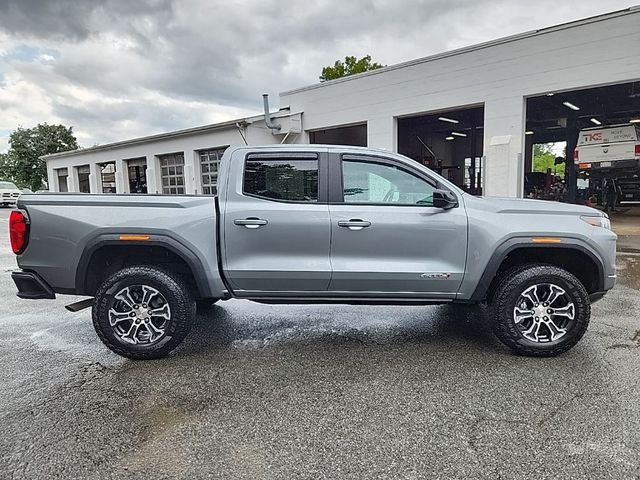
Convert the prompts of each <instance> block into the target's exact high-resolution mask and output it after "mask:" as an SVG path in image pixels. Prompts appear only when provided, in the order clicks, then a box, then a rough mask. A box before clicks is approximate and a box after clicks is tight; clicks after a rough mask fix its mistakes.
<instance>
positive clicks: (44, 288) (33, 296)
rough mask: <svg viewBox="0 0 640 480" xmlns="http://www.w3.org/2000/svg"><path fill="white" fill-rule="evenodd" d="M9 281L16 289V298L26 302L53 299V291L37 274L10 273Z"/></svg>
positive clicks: (54, 296)
mask: <svg viewBox="0 0 640 480" xmlns="http://www.w3.org/2000/svg"><path fill="white" fill-rule="evenodd" d="M11 279H12V280H13V282H14V283H15V284H16V287H17V288H18V294H17V295H18V297H20V298H24V299H28V300H40V299H45V298H46V299H54V298H56V294H55V293H54V292H53V289H52V288H51V287H50V286H49V285H48V284H47V282H45V281H44V280H43V279H42V278H40V276H39V275H38V274H37V273H33V272H24V271H16V272H11Z"/></svg>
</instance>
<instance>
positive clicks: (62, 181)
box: [56, 168, 69, 192]
mask: <svg viewBox="0 0 640 480" xmlns="http://www.w3.org/2000/svg"><path fill="white" fill-rule="evenodd" d="M56 175H57V177H58V191H59V192H68V191H69V183H68V182H67V179H68V178H69V170H68V169H67V168H58V169H57V170H56Z"/></svg>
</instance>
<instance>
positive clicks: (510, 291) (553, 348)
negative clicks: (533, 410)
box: [487, 264, 591, 357]
mask: <svg viewBox="0 0 640 480" xmlns="http://www.w3.org/2000/svg"><path fill="white" fill-rule="evenodd" d="M534 285H541V287H540V288H542V293H543V294H544V293H545V290H544V288H545V287H544V285H555V286H557V287H560V288H561V289H562V290H564V294H563V295H562V296H561V297H560V298H561V299H562V301H564V302H566V303H567V305H568V304H569V303H571V304H573V309H572V312H573V315H574V316H573V319H571V320H568V319H567V320H565V317H562V316H558V317H556V318H553V316H549V317H541V316H540V317H537V316H531V317H530V318H527V320H523V321H522V323H521V324H520V326H519V325H518V324H516V320H515V318H514V316H515V308H516V307H519V306H520V305H521V304H519V302H520V301H521V300H522V299H523V296H522V295H523V293H525V292H526V291H527V289H529V288H531V287H533V286H534ZM556 290H557V289H556ZM549 297H550V293H549ZM549 297H547V298H549ZM543 300H544V299H543ZM527 301H528V297H527ZM544 305H546V302H545V303H540V304H537V303H536V304H534V303H533V302H531V306H529V304H527V308H531V310H530V312H535V311H536V310H535V309H537V308H540V309H544V308H547V307H545V306H544ZM554 305H557V304H554ZM488 306H489V308H488V309H487V319H488V321H489V323H490V325H491V327H492V329H493V332H494V333H495V335H496V336H497V337H498V339H499V340H500V341H501V342H502V343H504V344H505V345H506V346H507V347H509V348H510V349H511V350H512V351H513V352H515V353H517V354H520V355H526V356H531V357H552V356H555V355H559V354H561V353H564V352H566V351H567V350H569V349H571V348H573V347H574V346H575V345H576V343H578V342H579V341H580V339H581V338H582V336H583V335H584V333H585V332H586V330H587V327H588V326H589V319H590V317H591V302H590V300H589V294H588V293H587V291H586V289H585V288H584V285H582V283H581V282H580V280H578V279H577V278H576V277H575V276H574V275H572V274H571V273H569V272H567V271H566V270H564V269H562V268H559V267H555V266H553V265H545V264H536V265H526V266H519V267H515V268H514V269H512V270H509V271H507V272H506V273H505V274H504V275H503V276H502V277H501V278H500V279H498V281H497V286H496V288H495V289H494V290H493V291H492V293H491V296H490V298H489V305H488ZM549 308H551V306H549ZM521 310H522V309H521ZM521 310H520V311H521ZM558 310H559V309H558ZM547 311H551V310H547ZM553 311H556V309H555V308H554V310H553ZM534 315H535V314H534ZM541 315H544V312H543V313H542V314H541ZM538 318H551V319H552V320H554V322H567V323H565V324H563V330H564V331H565V333H563V334H562V336H561V337H558V338H556V339H553V337H554V334H553V332H552V331H551V329H550V328H548V327H546V324H544V322H542V323H543V325H542V327H541V329H539V330H537V331H536V332H535V333H534V334H529V335H535V337H536V338H538V333H539V332H540V331H542V334H543V335H541V337H542V339H541V340H539V341H534V340H532V339H531V338H529V337H527V336H525V334H526V333H527V331H528V330H529V328H528V326H527V324H525V323H524V322H525V321H527V322H531V323H530V324H529V325H533V322H534V319H538ZM535 321H536V322H538V320H535ZM532 328H533V327H532ZM523 330H525V332H523ZM545 332H546V337H545V335H544V333H545ZM556 332H557V331H556Z"/></svg>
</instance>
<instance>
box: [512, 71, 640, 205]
mask: <svg viewBox="0 0 640 480" xmlns="http://www.w3.org/2000/svg"><path fill="white" fill-rule="evenodd" d="M526 111H527V120H526V137H525V138H526V149H525V168H524V172H525V178H524V193H525V196H527V197H531V198H541V199H547V200H559V201H568V202H577V203H585V204H589V205H595V204H600V205H602V204H603V202H604V201H605V198H604V197H605V196H606V193H605V192H606V191H607V190H608V189H610V188H615V189H616V190H617V191H618V192H619V195H618V197H619V200H620V201H640V163H639V161H640V149H638V147H637V146H635V145H637V144H638V143H640V142H636V141H637V140H640V137H638V136H637V135H640V82H631V83H622V84H616V85H609V86H604V87H597V88H589V89H583V90H574V91H567V92H553V93H547V94H545V95H540V96H536V97H531V98H528V99H527V105H526ZM614 126H615V128H612V127H614ZM635 132H638V134H636V133H635ZM634 137H635V138H634ZM622 143H625V144H626V145H627V147H628V148H627V150H625V152H626V153H616V155H615V156H612V155H613V153H614V152H619V150H620V149H621V148H622ZM589 144H590V145H589ZM586 147H589V148H590V151H589V153H590V156H589V158H587V157H586V156H585V153H586ZM634 147H635V148H634ZM576 150H577V151H578V153H576ZM580 151H582V152H583V156H582V158H580ZM554 153H555V155H554ZM594 153H595V154H597V155H596V156H595V157H594V156H593V155H594ZM607 155H609V156H610V157H611V158H607ZM574 156H575V160H576V161H575V162H574ZM564 159H569V161H568V162H565V161H564ZM592 160H594V161H592Z"/></svg>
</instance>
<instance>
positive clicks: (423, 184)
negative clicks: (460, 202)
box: [342, 160, 436, 207]
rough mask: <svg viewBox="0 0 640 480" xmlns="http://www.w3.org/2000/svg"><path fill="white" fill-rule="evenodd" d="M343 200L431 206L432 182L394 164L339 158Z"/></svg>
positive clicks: (346, 201) (433, 188)
mask: <svg viewBox="0 0 640 480" xmlns="http://www.w3.org/2000/svg"><path fill="white" fill-rule="evenodd" d="M342 185H343V196H344V202H345V203H375V204H388V205H422V206H425V207H430V206H433V191H434V190H435V189H436V187H434V186H433V185H431V184H430V183H428V182H427V181H425V180H423V179H422V178H419V177H416V176H415V175H413V174H412V173H409V172H407V171H406V170H403V169H401V168H398V167H396V166H393V165H386V164H383V163H375V162H370V161H353V160H343V161H342Z"/></svg>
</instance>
